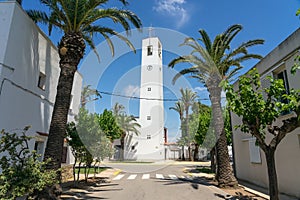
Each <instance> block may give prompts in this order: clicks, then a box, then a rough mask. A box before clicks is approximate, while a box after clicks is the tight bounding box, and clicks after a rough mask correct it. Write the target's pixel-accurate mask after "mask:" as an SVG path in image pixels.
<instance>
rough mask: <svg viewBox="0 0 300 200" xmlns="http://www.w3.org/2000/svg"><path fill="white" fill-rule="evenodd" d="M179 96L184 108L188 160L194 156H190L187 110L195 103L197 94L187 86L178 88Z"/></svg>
mask: <svg viewBox="0 0 300 200" xmlns="http://www.w3.org/2000/svg"><path fill="white" fill-rule="evenodd" d="M180 93H181V98H180V100H181V101H182V103H183V106H184V110H185V137H187V138H188V152H189V160H192V159H193V158H194V157H192V156H191V144H190V141H189V140H190V134H189V110H190V107H191V106H192V105H193V104H194V103H195V100H196V98H197V95H196V93H195V92H193V91H192V90H190V89H188V88H185V89H183V88H180Z"/></svg>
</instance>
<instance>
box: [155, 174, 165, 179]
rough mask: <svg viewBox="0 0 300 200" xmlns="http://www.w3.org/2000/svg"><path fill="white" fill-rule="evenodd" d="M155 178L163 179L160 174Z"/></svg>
mask: <svg viewBox="0 0 300 200" xmlns="http://www.w3.org/2000/svg"><path fill="white" fill-rule="evenodd" d="M155 177H156V178H159V179H164V176H163V175H162V174H156V175H155Z"/></svg>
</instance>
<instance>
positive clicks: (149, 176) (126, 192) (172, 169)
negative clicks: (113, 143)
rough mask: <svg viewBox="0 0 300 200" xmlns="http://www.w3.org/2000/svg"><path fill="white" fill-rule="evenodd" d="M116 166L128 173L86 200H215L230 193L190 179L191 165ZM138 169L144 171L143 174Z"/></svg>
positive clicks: (120, 174)
mask: <svg viewBox="0 0 300 200" xmlns="http://www.w3.org/2000/svg"><path fill="white" fill-rule="evenodd" d="M116 165H118V166H119V167H120V165H121V167H125V168H126V169H127V171H128V172H121V173H119V174H117V175H115V176H113V177H112V180H111V182H109V183H105V184H101V185H100V187H97V188H94V190H93V191H90V192H91V193H89V194H86V196H85V197H86V198H85V199H112V200H117V199H130V200H154V199H163V200H168V199H170V200H176V199H178V200H182V199H203V200H205V199H207V200H213V199H225V198H224V196H226V193H224V192H223V191H222V190H220V189H218V188H216V187H214V186H210V185H208V184H207V183H206V182H205V181H203V179H202V178H200V177H190V176H189V175H188V174H185V173H184V172H183V171H182V170H183V168H184V167H188V165H172V164H169V165H165V164H116ZM122 165H123V166H122ZM137 169H140V170H139V171H140V172H138V170H137ZM146 169H147V170H148V171H146ZM133 171H135V172H133Z"/></svg>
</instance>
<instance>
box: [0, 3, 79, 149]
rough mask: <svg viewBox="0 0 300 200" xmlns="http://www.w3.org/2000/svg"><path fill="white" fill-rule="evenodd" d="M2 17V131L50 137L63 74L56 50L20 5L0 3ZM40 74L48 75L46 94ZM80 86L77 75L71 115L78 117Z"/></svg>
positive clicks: (0, 82) (0, 103)
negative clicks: (56, 99) (60, 73)
mask: <svg viewBox="0 0 300 200" xmlns="http://www.w3.org/2000/svg"><path fill="white" fill-rule="evenodd" d="M0 13H5V15H2V14H1V16H0V18H1V27H5V28H1V29H0V44H1V49H0V70H1V71H0V72H1V74H0V129H5V130H7V131H11V130H14V129H23V128H24V127H25V126H27V125H30V126H31V129H30V130H29V132H30V134H31V135H33V136H35V135H38V134H37V132H41V133H48V132H49V126H50V121H51V115H52V110H53V105H54V101H55V95H56V86H57V82H58V77H59V72H60V69H59V64H58V63H59V56H58V54H57V48H56V47H55V46H54V45H53V43H52V42H51V41H50V40H49V39H48V38H47V36H46V35H45V34H44V33H43V32H42V31H41V30H40V29H39V28H38V27H37V26H36V24H35V23H34V22H33V21H32V20H31V19H30V18H29V17H28V16H27V14H26V13H25V12H24V11H23V10H22V8H21V7H20V6H19V5H18V4H17V3H15V2H0ZM2 23H4V24H2ZM2 45H3V46H2ZM2 47H4V48H2ZM40 72H42V73H44V74H45V75H46V83H45V90H42V89H40V88H39V87H38V86H37V85H38V77H39V73H40ZM81 82H82V77H81V75H80V74H78V73H77V74H76V76H75V81H74V84H73V91H72V93H73V103H72V114H76V113H78V107H79V101H80V92H81ZM69 119H70V120H72V119H73V116H69ZM45 139H46V137H45V136H40V137H39V140H45ZM31 145H32V148H33V145H34V141H31Z"/></svg>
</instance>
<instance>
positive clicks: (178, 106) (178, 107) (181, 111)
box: [169, 101, 185, 160]
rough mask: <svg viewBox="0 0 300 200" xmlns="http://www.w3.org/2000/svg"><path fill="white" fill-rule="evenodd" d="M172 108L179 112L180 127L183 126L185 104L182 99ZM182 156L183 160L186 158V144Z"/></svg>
mask: <svg viewBox="0 0 300 200" xmlns="http://www.w3.org/2000/svg"><path fill="white" fill-rule="evenodd" d="M169 109H170V110H175V111H176V112H177V113H178V114H179V119H180V127H182V126H183V119H184V117H183V114H184V105H183V102H182V101H177V102H176V103H175V106H174V107H170V108H169ZM181 131H182V130H181ZM181 137H184V134H183V132H182V133H181ZM181 158H182V160H185V156H184V145H183V146H182V154H181Z"/></svg>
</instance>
